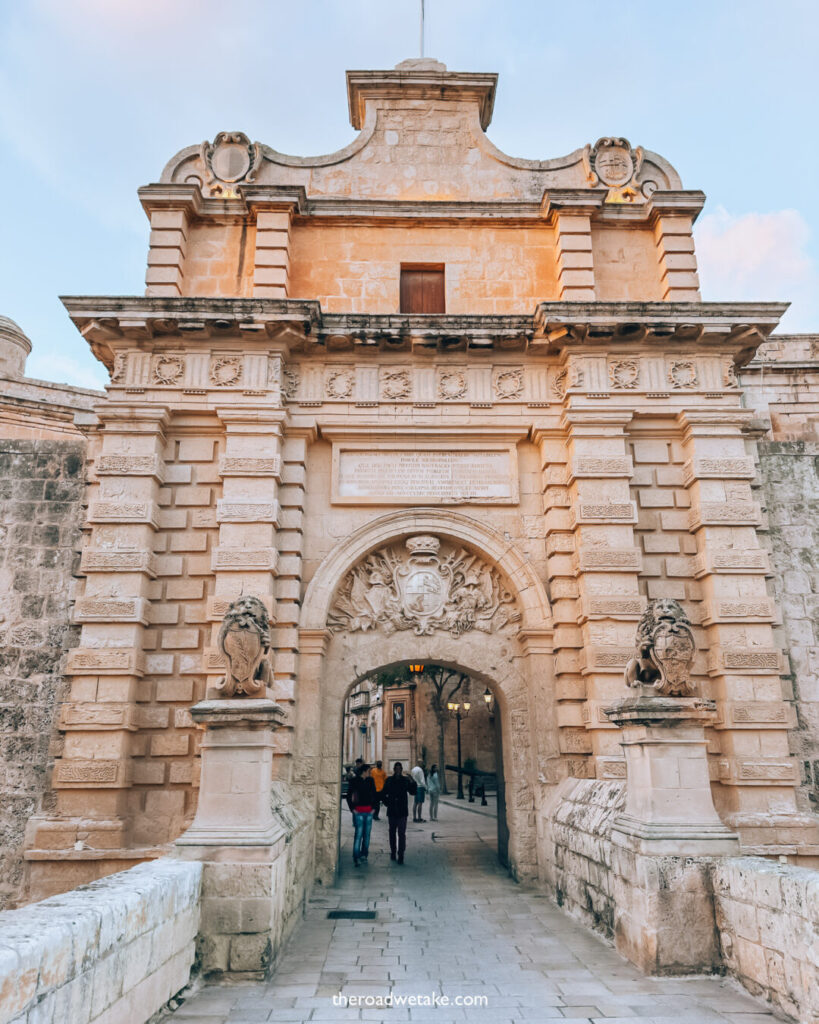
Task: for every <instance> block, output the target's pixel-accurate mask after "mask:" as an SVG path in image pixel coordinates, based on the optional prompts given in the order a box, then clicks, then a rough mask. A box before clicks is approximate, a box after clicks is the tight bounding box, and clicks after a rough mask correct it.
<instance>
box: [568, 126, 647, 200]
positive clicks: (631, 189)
mask: <svg viewBox="0 0 819 1024" xmlns="http://www.w3.org/2000/svg"><path fill="white" fill-rule="evenodd" d="M583 164H584V166H585V168H586V178H587V180H588V182H589V184H590V185H591V187H592V188H596V187H597V186H598V185H605V186H607V187H608V190H609V194H608V195H607V196H606V202H607V203H642V202H644V201H645V200H646V199H647V198H648V197H649V196H650V195H651V193H652V192H653V191H654V190H655V189H656V184H655V183H654V182H649V181H645V182H642V183H641V184H638V182H637V176H638V175H639V173H640V169H641V168H642V166H643V150H642V148H641V147H640V146H638V147H637V148H636V149H632V146H631V143H630V142H629V141H628V139H619V138H614V137H612V138H602V139H598V140H597V142H595V144H594V146H586V148H585V149H584V150H583Z"/></svg>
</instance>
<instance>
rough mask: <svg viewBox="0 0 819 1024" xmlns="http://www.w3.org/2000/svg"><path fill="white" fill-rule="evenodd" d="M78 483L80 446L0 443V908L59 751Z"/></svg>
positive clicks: (11, 895) (19, 870)
mask: <svg viewBox="0 0 819 1024" xmlns="http://www.w3.org/2000/svg"><path fill="white" fill-rule="evenodd" d="M83 483H84V445H83V443H82V442H81V441H35V440H0V537H2V544H1V545H0V648H2V650H1V651H0V806H2V808H3V814H2V817H0V908H4V907H6V906H8V905H10V904H11V903H13V902H14V900H15V899H17V898H18V897H19V889H20V886H21V883H22V878H23V861H22V847H23V833H24V829H25V825H26V822H27V821H28V819H29V817H30V816H31V815H32V814H33V813H34V812H35V811H36V810H37V809H38V806H39V803H40V800H41V798H42V797H43V795H44V794H45V793H46V792H47V791H48V790H49V789H50V785H49V776H50V771H51V764H52V760H53V757H54V754H55V753H56V752H57V751H58V749H59V748H58V741H57V739H56V738H55V728H54V727H55V724H56V723H55V717H56V713H57V709H58V707H59V704H60V702H61V700H62V699H63V695H64V692H63V691H64V684H63V677H62V669H63V667H64V656H65V653H66V651H67V650H68V649H69V648H71V647H73V646H75V645H76V642H77V633H76V631H75V630H74V628H72V627H71V626H70V625H69V618H70V615H69V612H70V607H71V600H72V597H71V580H72V573H73V570H74V563H75V559H76V552H77V550H78V547H79V543H80V523H81V522H82V510H81V503H82V497H83Z"/></svg>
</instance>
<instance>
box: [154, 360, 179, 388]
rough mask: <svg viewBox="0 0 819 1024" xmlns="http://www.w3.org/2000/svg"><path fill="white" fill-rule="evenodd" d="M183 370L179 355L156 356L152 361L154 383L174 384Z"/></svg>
mask: <svg viewBox="0 0 819 1024" xmlns="http://www.w3.org/2000/svg"><path fill="white" fill-rule="evenodd" d="M184 371H185V363H184V361H183V360H182V358H181V357H180V356H158V357H157V360H156V362H155V363H154V383H156V384H176V383H177V381H179V380H180V379H181V377H182V374H183V373H184Z"/></svg>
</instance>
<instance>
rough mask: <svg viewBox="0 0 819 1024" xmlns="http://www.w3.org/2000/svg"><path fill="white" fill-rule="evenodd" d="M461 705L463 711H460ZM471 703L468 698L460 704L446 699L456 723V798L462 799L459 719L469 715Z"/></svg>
mask: <svg viewBox="0 0 819 1024" xmlns="http://www.w3.org/2000/svg"><path fill="white" fill-rule="evenodd" d="M461 707H463V712H461ZM471 707H472V705H471V704H470V703H469V701H468V700H465V701H464V702H463V705H461V704H460V703H459V702H458V701H454V700H451V701H448V702H447V706H446V708H447V711H448V712H449V715H450V718H454V719H455V721H456V722H457V723H458V799H459V800H463V798H464V777H463V775H462V773H461V719H463V718H466V717H467V716H468V715H469V709H470V708H471Z"/></svg>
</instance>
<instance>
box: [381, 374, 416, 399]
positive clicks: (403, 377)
mask: <svg viewBox="0 0 819 1024" xmlns="http://www.w3.org/2000/svg"><path fill="white" fill-rule="evenodd" d="M381 390H382V393H383V395H384V397H385V398H389V399H392V400H393V401H396V400H397V399H399V398H408V397H409V393H410V375H409V370H393V371H392V372H386V373H385V374H384V377H383V379H382V382H381Z"/></svg>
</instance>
